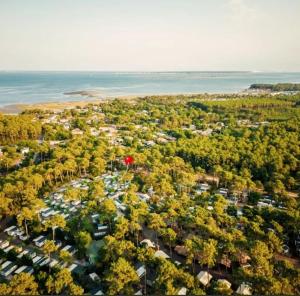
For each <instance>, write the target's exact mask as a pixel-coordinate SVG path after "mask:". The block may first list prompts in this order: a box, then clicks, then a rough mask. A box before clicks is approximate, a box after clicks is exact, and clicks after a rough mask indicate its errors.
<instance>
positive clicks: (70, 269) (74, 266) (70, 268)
mask: <svg viewBox="0 0 300 296" xmlns="http://www.w3.org/2000/svg"><path fill="white" fill-rule="evenodd" d="M77 267H78V265H77V264H75V263H73V264H71V265H70V266H69V267H68V270H69V271H71V272H72V271H74V270H75V269H76V268H77Z"/></svg>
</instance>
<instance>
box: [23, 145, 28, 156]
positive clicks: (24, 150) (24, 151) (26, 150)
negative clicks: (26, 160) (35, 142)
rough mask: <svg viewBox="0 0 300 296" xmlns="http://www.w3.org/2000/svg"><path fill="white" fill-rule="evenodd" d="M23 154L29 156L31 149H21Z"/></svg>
mask: <svg viewBox="0 0 300 296" xmlns="http://www.w3.org/2000/svg"><path fill="white" fill-rule="evenodd" d="M21 153H22V154H23V155H25V154H28V153H29V148H28V147H24V148H22V149H21Z"/></svg>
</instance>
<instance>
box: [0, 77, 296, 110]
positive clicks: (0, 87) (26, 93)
mask: <svg viewBox="0 0 300 296" xmlns="http://www.w3.org/2000/svg"><path fill="white" fill-rule="evenodd" d="M278 82H293V83H297V82H298V83H299V82H300V73H263V72H0V106H4V105H9V104H18V103H25V104H27V103H41V102H52V101H55V102H57V101H60V102H62V101H73V100H83V99H85V98H83V97H82V96H78V95H77V96H75V95H65V94H64V93H66V92H73V91H82V90H95V91H97V94H99V95H101V96H103V97H105V96H123V95H147V94H178V93H204V92H208V93H230V92H239V91H242V90H244V89H246V88H248V87H249V86H250V84H252V83H278ZM86 99H88V98H86ZM89 99H90V98H89Z"/></svg>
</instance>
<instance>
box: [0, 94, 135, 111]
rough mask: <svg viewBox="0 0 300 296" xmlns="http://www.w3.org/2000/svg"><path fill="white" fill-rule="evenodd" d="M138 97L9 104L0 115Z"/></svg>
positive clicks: (53, 109)
mask: <svg viewBox="0 0 300 296" xmlns="http://www.w3.org/2000/svg"><path fill="white" fill-rule="evenodd" d="M137 97H138V96H119V97H102V98H97V99H96V98H92V97H91V98H88V99H86V100H79V101H71V100H70V101H64V102H42V103H33V104H11V105H6V106H2V107H0V113H3V114H19V113H21V112H22V111H24V110H33V109H40V110H48V111H53V112H58V111H61V110H63V109H72V108H76V107H81V108H83V107H85V106H87V105H89V104H99V103H103V102H108V101H110V100H113V99H116V98H118V99H122V100H133V99H135V98H137Z"/></svg>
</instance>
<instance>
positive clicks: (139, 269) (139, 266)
mask: <svg viewBox="0 0 300 296" xmlns="http://www.w3.org/2000/svg"><path fill="white" fill-rule="evenodd" d="M135 271H136V273H137V275H138V276H139V278H141V277H142V276H144V275H145V274H146V267H145V265H143V264H141V263H139V264H137V265H136V269H135Z"/></svg>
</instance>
